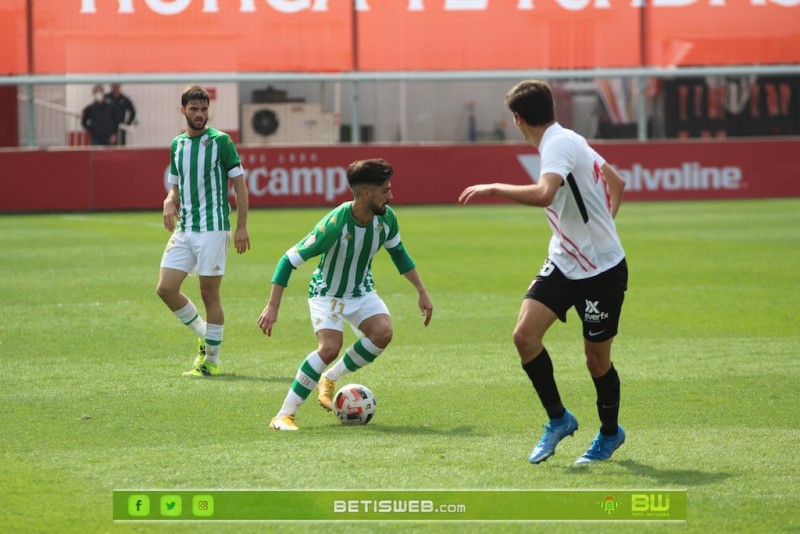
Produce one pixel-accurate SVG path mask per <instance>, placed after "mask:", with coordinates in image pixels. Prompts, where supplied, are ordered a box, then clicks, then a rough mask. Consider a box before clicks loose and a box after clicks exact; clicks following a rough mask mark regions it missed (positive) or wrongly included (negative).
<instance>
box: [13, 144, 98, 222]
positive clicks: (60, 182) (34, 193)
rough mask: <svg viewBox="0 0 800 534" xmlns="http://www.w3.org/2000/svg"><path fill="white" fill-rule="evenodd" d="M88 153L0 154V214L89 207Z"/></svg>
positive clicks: (90, 195)
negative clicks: (0, 212) (0, 171)
mask: <svg viewBox="0 0 800 534" xmlns="http://www.w3.org/2000/svg"><path fill="white" fill-rule="evenodd" d="M90 156H91V154H90V152H88V151H80V152H77V151H76V152H72V151H52V152H42V151H40V150H25V151H19V150H0V168H2V169H3V172H2V173H0V211H82V210H89V209H91V207H92V183H91V176H90V173H89V159H90Z"/></svg>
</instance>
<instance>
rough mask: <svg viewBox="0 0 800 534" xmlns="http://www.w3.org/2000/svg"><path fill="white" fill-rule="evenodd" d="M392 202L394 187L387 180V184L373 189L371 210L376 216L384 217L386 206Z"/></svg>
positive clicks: (370, 202)
mask: <svg viewBox="0 0 800 534" xmlns="http://www.w3.org/2000/svg"><path fill="white" fill-rule="evenodd" d="M390 200H392V185H391V183H389V181H388V180H387V181H386V183H385V184H383V185H381V186H377V187H374V188H371V190H370V194H369V209H370V210H372V213H374V214H375V215H384V214H385V213H386V206H388V205H389V201H390Z"/></svg>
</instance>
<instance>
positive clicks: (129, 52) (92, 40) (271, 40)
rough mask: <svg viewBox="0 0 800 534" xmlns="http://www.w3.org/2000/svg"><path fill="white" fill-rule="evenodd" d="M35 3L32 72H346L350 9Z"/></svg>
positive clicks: (340, 5)
mask: <svg viewBox="0 0 800 534" xmlns="http://www.w3.org/2000/svg"><path fill="white" fill-rule="evenodd" d="M23 3H24V2H23ZM33 6H34V17H33V21H34V22H33V26H34V27H33V34H34V38H35V46H34V60H35V61H34V64H35V68H36V73H37V74H59V73H89V72H92V73H93V72H125V73H130V72H136V73H138V72H197V71H204V72H246V71H264V70H278V71H300V72H303V71H342V70H348V69H350V66H351V58H352V49H351V45H350V43H351V37H350V36H351V34H352V32H351V21H352V16H351V9H350V6H349V5H348V2H328V1H327V0H239V1H233V0H222V1H218V0H69V1H59V2H34V3H33Z"/></svg>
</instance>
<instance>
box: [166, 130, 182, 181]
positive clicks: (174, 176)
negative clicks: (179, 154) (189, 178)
mask: <svg viewBox="0 0 800 534" xmlns="http://www.w3.org/2000/svg"><path fill="white" fill-rule="evenodd" d="M177 149H178V139H177V138H175V139H173V140H172V143H171V144H170V146H169V176H168V177H167V182H169V184H170V185H178V183H179V182H180V176H178V167H176V166H175V152H176V151H177Z"/></svg>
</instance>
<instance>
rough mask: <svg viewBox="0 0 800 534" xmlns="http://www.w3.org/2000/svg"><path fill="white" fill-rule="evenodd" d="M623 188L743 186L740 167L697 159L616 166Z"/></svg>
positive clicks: (707, 189) (649, 189) (718, 187)
mask: <svg viewBox="0 0 800 534" xmlns="http://www.w3.org/2000/svg"><path fill="white" fill-rule="evenodd" d="M619 173H620V174H621V175H622V177H623V178H624V179H625V182H626V186H625V190H626V191H709V190H710V191H718V190H738V189H743V188H744V187H745V184H744V183H743V182H742V169H741V168H739V167H704V166H702V165H701V164H700V163H698V162H696V161H690V162H685V163H683V164H682V165H681V166H680V167H667V168H654V169H648V168H646V167H644V166H642V165H641V164H640V163H634V164H633V167H631V168H630V169H619Z"/></svg>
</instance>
